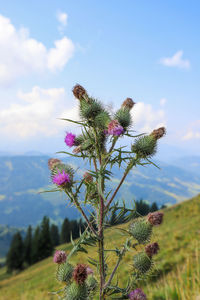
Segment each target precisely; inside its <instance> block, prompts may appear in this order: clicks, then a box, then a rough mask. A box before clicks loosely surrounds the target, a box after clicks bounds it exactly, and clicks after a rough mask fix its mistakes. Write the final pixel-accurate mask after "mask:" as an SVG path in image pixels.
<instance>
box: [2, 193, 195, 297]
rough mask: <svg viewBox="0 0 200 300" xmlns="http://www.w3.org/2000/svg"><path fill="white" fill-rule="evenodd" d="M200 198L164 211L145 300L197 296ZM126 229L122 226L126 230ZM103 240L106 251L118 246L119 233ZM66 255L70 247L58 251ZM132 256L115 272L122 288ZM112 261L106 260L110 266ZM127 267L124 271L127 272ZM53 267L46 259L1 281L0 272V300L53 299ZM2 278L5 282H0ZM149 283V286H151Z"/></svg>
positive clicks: (110, 233) (91, 251) (91, 253)
mask: <svg viewBox="0 0 200 300" xmlns="http://www.w3.org/2000/svg"><path fill="white" fill-rule="evenodd" d="M199 215H200V195H199V196H197V197H195V198H193V199H191V200H188V201H185V202H182V203H181V204H177V205H175V206H173V207H170V208H167V209H165V218H164V223H163V225H162V226H160V227H158V228H156V230H155V234H154V240H155V241H158V242H159V245H160V249H161V250H160V252H159V254H158V255H157V257H156V265H155V271H154V273H153V277H152V278H150V279H149V282H148V284H147V286H146V287H144V290H145V292H146V293H147V294H148V300H178V299H181V300H197V299H199V298H198V297H199V295H200V278H199V274H200V265H199V262H198V259H199V258H200V238H199V237H200V223H199ZM127 226H128V225H127V224H126V225H123V227H127ZM106 239H107V241H109V247H110V246H111V245H112V246H113V247H114V245H115V246H116V245H117V246H120V245H121V244H122V239H124V237H122V236H121V234H120V232H118V231H117V232H115V233H113V230H111V229H108V230H107V232H106ZM60 248H61V249H65V250H66V251H67V252H68V251H69V249H70V245H63V246H61V247H60ZM133 253H134V252H132V253H129V254H128V255H127V256H126V258H125V261H124V263H123V264H122V265H121V268H120V269H119V274H118V275H119V281H120V284H121V285H123V282H124V279H125V278H126V277H127V276H129V274H130V270H131V259H132V255H133ZM89 256H92V257H93V258H95V256H96V252H95V251H94V248H90V249H89ZM74 261H77V262H80V261H81V262H87V261H86V256H85V254H79V255H78V256H77V257H75V258H74ZM114 261H115V257H114V256H111V257H110V258H109V263H110V264H113V263H114ZM127 266H128V268H127ZM55 270H56V268H55V265H54V264H53V262H52V257H51V258H48V259H46V260H44V261H42V262H40V263H38V264H36V265H34V266H32V267H30V268H29V269H27V270H25V271H24V272H22V273H20V274H18V275H16V276H12V277H10V278H7V279H6V278H5V277H6V274H5V269H1V270H0V279H2V281H0V291H1V293H0V300H10V299H14V300H19V299H20V300H22V299H23V300H30V299H31V300H36V299H37V300H40V299H41V300H47V299H56V298H54V297H53V296H51V295H49V294H48V292H49V291H53V290H56V289H58V288H59V286H58V283H57V282H56V280H55V279H54V275H55ZM3 278H5V279H3ZM151 280H152V281H153V282H151Z"/></svg>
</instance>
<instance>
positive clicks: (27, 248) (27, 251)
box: [24, 226, 32, 266]
mask: <svg viewBox="0 0 200 300" xmlns="http://www.w3.org/2000/svg"><path fill="white" fill-rule="evenodd" d="M31 252H32V227H31V226H29V227H28V229H27V232H26V237H25V239H24V262H25V263H27V264H28V265H29V266H30V265H31V264H32V253H31Z"/></svg>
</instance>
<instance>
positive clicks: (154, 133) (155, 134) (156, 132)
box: [150, 127, 166, 140]
mask: <svg viewBox="0 0 200 300" xmlns="http://www.w3.org/2000/svg"><path fill="white" fill-rule="evenodd" d="M165 134H166V129H165V127H160V128H158V129H155V130H153V131H152V133H151V134H150V135H151V136H153V137H154V138H155V139H156V140H158V139H160V138H161V137H163V136H164V135H165Z"/></svg>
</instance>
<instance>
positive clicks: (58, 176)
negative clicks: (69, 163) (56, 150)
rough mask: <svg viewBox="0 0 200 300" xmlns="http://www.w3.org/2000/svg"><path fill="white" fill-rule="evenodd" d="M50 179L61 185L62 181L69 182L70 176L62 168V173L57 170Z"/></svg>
mask: <svg viewBox="0 0 200 300" xmlns="http://www.w3.org/2000/svg"><path fill="white" fill-rule="evenodd" d="M52 181H53V183H55V184H57V185H62V184H64V183H69V182H70V176H69V174H68V173H66V172H65V171H64V170H63V171H62V173H61V172H60V171H58V173H57V174H56V175H54V176H53V178H52Z"/></svg>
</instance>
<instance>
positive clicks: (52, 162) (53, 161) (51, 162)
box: [48, 158, 61, 170]
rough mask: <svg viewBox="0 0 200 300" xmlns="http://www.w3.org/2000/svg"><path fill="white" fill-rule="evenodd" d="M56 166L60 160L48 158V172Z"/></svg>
mask: <svg viewBox="0 0 200 300" xmlns="http://www.w3.org/2000/svg"><path fill="white" fill-rule="evenodd" d="M58 164H61V160H60V159H58V158H50V159H49V160H48V167H49V169H50V170H53V168H54V167H55V166H56V165H58Z"/></svg>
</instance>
